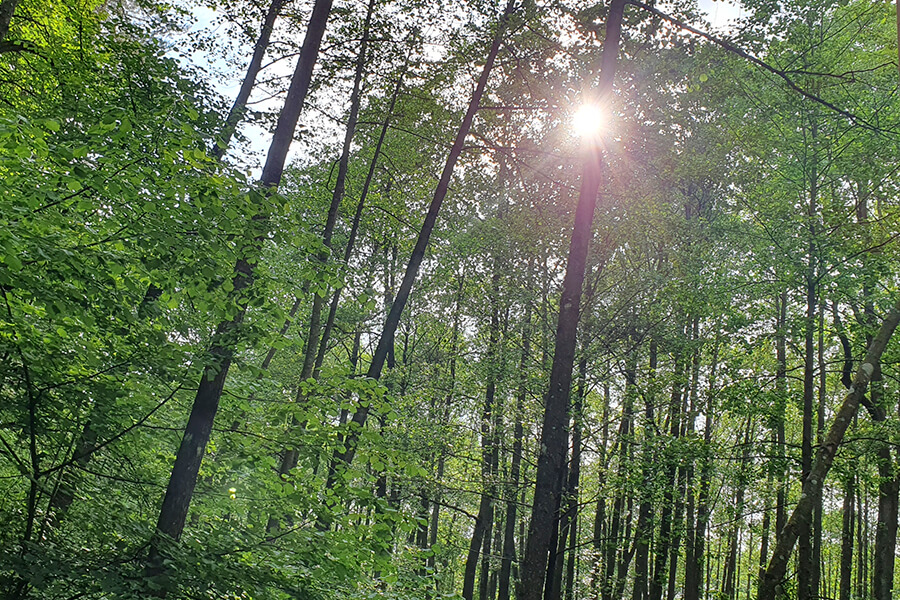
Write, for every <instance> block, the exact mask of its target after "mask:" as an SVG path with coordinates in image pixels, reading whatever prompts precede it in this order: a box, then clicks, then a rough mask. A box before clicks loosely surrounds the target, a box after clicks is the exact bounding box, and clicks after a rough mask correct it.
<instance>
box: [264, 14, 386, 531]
mask: <svg viewBox="0 0 900 600" xmlns="http://www.w3.org/2000/svg"><path fill="white" fill-rule="evenodd" d="M374 11H375V0H369V5H368V9H367V11H366V19H365V23H364V24H363V34H362V41H361V42H360V46H359V54H358V55H357V57H356V67H355V71H354V75H353V90H352V92H351V93H350V115H349V116H348V118H347V129H346V131H345V132H344V144H343V147H342V148H341V157H340V159H339V161H338V172H337V179H336V181H335V185H334V190H333V192H332V195H331V205H330V206H329V207H328V215H327V216H326V218H325V227H324V228H323V230H322V246H323V251H322V252H321V253H320V254H319V255H318V256H317V260H318V261H319V263H320V265H321V266H322V268H323V269H324V266H325V263H326V262H327V260H328V257H329V251H330V249H331V239H332V237H333V236H334V227H335V224H336V223H337V215H338V210H339V209H340V206H341V201H342V200H343V199H344V190H345V188H346V182H347V171H348V169H349V167H350V149H351V144H352V143H353V136H354V135H355V134H356V122H357V119H358V117H359V107H360V103H361V101H362V77H363V73H364V71H365V66H366V50H367V47H368V44H369V25H370V23H371V22H372V15H373V13H374ZM324 302H325V296H324V294H319V293H315V294H313V298H312V308H311V309H310V315H309V326H308V328H307V337H306V351H305V352H304V356H303V367H302V368H301V370H300V378H299V381H300V382H303V381H306V380H307V379H310V378H311V377H312V376H313V371H314V370H315V364H316V356H317V350H318V348H319V337H320V333H321V329H322V306H323V304H324ZM302 390H303V386H298V390H297V398H296V401H297V402H300V401H302V399H303V391H302ZM297 424H298V423H297V422H295V421H294V422H292V425H293V426H294V427H296V426H297ZM298 457H299V453H298V451H297V448H285V450H284V452H283V453H282V458H281V465H280V466H279V468H278V474H279V475H280V476H281V477H282V478H285V477H287V476H288V475H289V474H290V472H291V471H292V470H293V469H294V467H296V466H297V459H298ZM277 526H278V521H277V519H275V518H272V519H270V520H269V524H268V529H269V531H272V530H274V529H276V528H277Z"/></svg>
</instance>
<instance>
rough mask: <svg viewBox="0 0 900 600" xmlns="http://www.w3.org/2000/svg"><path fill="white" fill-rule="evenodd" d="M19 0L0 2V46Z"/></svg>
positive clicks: (3, 43)
mask: <svg viewBox="0 0 900 600" xmlns="http://www.w3.org/2000/svg"><path fill="white" fill-rule="evenodd" d="M18 4H19V0H3V1H2V2H0V46H3V45H5V43H6V36H7V35H8V34H9V24H10V22H11V21H12V18H13V13H15V12H16V5H18Z"/></svg>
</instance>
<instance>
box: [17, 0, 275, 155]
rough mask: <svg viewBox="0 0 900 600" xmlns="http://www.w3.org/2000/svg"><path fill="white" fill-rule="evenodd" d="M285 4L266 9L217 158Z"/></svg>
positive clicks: (217, 147) (234, 127)
mask: <svg viewBox="0 0 900 600" xmlns="http://www.w3.org/2000/svg"><path fill="white" fill-rule="evenodd" d="M283 5H284V0H272V2H271V3H270V4H269V9H268V10H267V11H266V16H265V19H264V20H263V26H262V30H261V31H260V32H259V37H258V38H257V40H256V44H254V45H253V56H251V57H250V64H249V65H247V73H246V75H244V81H243V82H241V89H240V90H238V94H237V96H236V97H235V99H234V103H233V104H232V105H231V110H229V111H228V116H227V117H226V118H225V123H224V125H223V126H222V130H221V131H220V132H219V137H218V139H217V140H216V144H215V147H213V148H212V151H211V152H210V155H211V156H214V157H215V158H217V159H221V158H222V157H224V156H225V153H226V152H227V151H228V146H229V145H231V138H232V137H233V136H234V132H235V131H236V130H237V126H238V123H240V122H241V120H243V118H244V113H245V112H246V110H247V101H248V100H249V99H250V92H252V91H253V86H254V84H255V83H256V76H257V75H259V71H260V69H262V61H263V58H264V57H265V55H266V50H267V49H268V47H269V38H270V37H271V36H272V29H273V28H274V27H275V20H276V19H277V18H278V15H279V14H280V13H281V8H282V6H283ZM0 39H2V37H0Z"/></svg>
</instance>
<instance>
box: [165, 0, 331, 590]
mask: <svg viewBox="0 0 900 600" xmlns="http://www.w3.org/2000/svg"><path fill="white" fill-rule="evenodd" d="M331 4H332V1H331V0H316V3H315V5H314V6H313V11H312V15H311V17H310V21H309V25H308V26H307V30H306V37H305V38H304V40H303V46H302V48H301V51H300V58H299V60H298V61H297V68H296V69H295V71H294V75H293V77H292V79H291V85H290V88H289V89H288V94H287V98H286V99H285V105H284V108H283V109H282V111H281V114H280V115H279V118H278V124H277V125H276V128H275V134H274V135H273V138H272V144H271V146H270V147H269V154H268V157H267V158H266V164H265V166H264V167H263V172H262V177H261V178H260V186H261V188H262V189H263V193H268V191H269V190H271V189H273V188H275V187H277V186H278V184H279V183H280V182H281V174H282V172H283V170H284V162H285V160H286V158H287V152H288V148H289V147H290V143H291V140H292V139H293V136H294V129H295V128H296V126H297V121H298V120H299V118H300V111H301V109H302V108H303V102H304V100H305V98H306V92H307V90H308V89H309V84H310V81H311V79H312V70H313V66H314V65H315V62H316V59H317V58H318V53H319V45H320V43H321V41H322V37H323V35H324V34H325V25H326V23H327V21H328V15H329V13H330V12H331ZM264 218H265V217H264V215H261V216H260V217H259V218H258V219H257V220H261V219H264ZM251 280H252V267H251V262H250V261H249V260H248V259H246V258H242V259H240V260H238V262H237V265H236V267H235V277H234V280H233V282H232V286H233V288H234V291H235V293H239V292H241V291H242V290H243V289H244V288H246V287H248V286H249V285H250V284H251ZM244 308H245V307H242V309H241V310H239V312H238V314H237V315H236V316H235V318H234V319H233V320H232V321H227V322H223V323H221V324H220V325H219V326H218V327H217V329H216V335H215V337H214V341H213V344H212V347H211V348H210V351H209V356H210V364H208V365H207V366H206V367H205V368H204V370H203V375H202V377H201V379H200V385H199V386H198V389H197V395H196V397H195V399H194V403H193V407H192V409H191V415H190V417H189V419H188V423H187V426H186V427H185V431H184V436H183V437H182V440H181V445H180V446H179V448H178V453H177V455H176V457H175V464H174V465H173V467H172V474H171V477H170V479H169V484H168V486H167V487H166V493H165V497H164V498H163V503H162V506H161V508H160V512H159V519H158V521H157V525H156V534H155V535H154V537H153V540H152V541H151V544H150V564H151V566H152V569H153V570H154V571H156V572H160V571H161V569H160V568H159V567H160V566H161V560H160V559H161V555H160V548H161V544H162V543H163V542H164V540H176V541H177V540H178V539H179V538H180V537H181V533H182V531H183V530H184V523H185V520H186V518H187V512H188V507H189V506H190V502H191V496H192V495H193V493H194V487H195V486H196V484H197V473H198V472H199V470H200V461H201V460H202V458H203V455H204V453H205V451H206V444H207V442H208V441H209V436H210V433H211V431H212V425H213V421H214V419H215V416H216V411H217V410H218V407H219V399H220V398H221V396H222V389H223V387H224V385H225V378H226V376H227V375H228V368H229V367H230V366H231V360H232V356H233V353H234V342H233V339H232V338H233V337H234V329H235V328H236V326H237V325H238V324H240V322H241V321H242V320H243V314H244V310H243V309H244Z"/></svg>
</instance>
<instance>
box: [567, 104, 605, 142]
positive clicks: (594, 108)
mask: <svg viewBox="0 0 900 600" xmlns="http://www.w3.org/2000/svg"><path fill="white" fill-rule="evenodd" d="M605 125H606V113H605V111H604V110H603V109H602V108H600V106H598V105H597V104H593V103H588V104H582V105H581V106H580V107H579V108H578V110H576V111H575V114H574V115H573V116H572V130H573V131H574V133H575V135H577V136H579V137H582V138H592V137H596V136H597V135H599V134H600V133H601V132H602V131H603V129H604V126H605Z"/></svg>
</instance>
